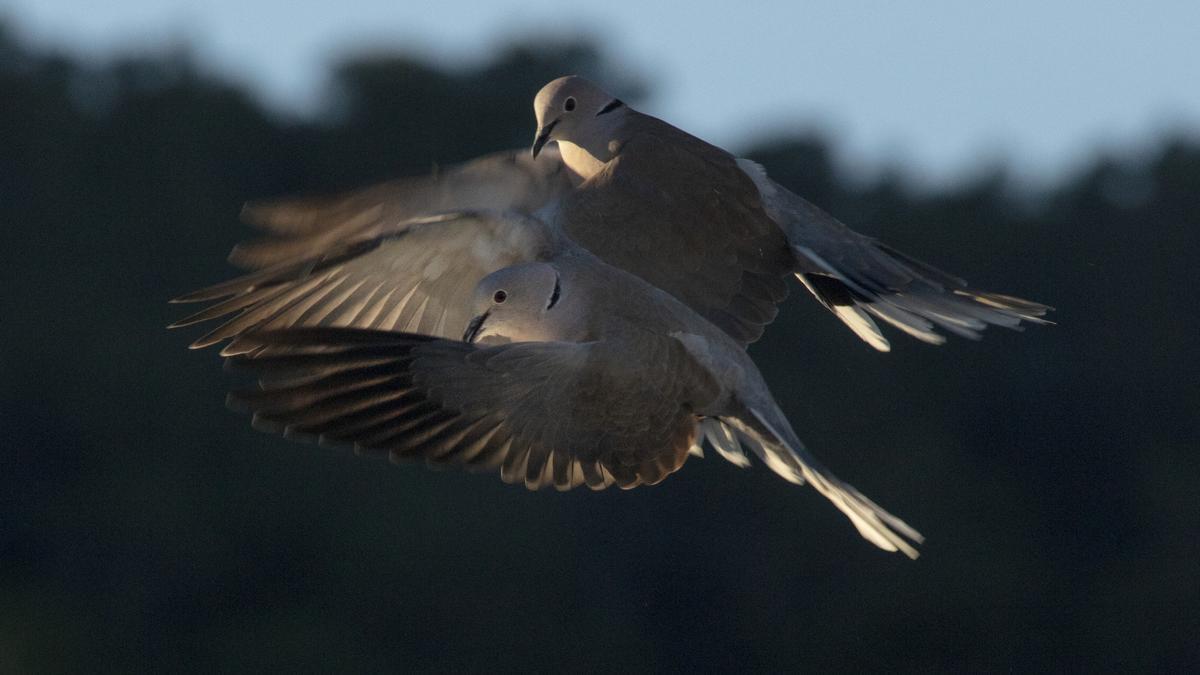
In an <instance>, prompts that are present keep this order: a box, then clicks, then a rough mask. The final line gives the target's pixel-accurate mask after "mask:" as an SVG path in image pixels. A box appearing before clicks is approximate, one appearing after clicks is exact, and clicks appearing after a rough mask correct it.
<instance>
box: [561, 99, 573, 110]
mask: <svg viewBox="0 0 1200 675" xmlns="http://www.w3.org/2000/svg"><path fill="white" fill-rule="evenodd" d="M574 109H575V97H574V96H568V97H567V100H565V101H563V110H566V111H567V112H571V111H572V110H574Z"/></svg>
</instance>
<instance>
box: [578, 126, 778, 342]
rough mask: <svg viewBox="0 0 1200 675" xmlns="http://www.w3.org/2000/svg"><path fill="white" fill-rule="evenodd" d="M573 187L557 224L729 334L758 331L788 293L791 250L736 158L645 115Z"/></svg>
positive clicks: (747, 335) (744, 337) (742, 337)
mask: <svg viewBox="0 0 1200 675" xmlns="http://www.w3.org/2000/svg"><path fill="white" fill-rule="evenodd" d="M635 123H636V124H638V125H640V126H638V127H636V129H637V130H636V131H635V132H634V133H633V135H632V136H631V137H630V138H629V140H627V141H626V142H625V143H624V144H623V145H622V146H621V148H620V150H619V152H618V154H617V156H616V157H615V158H614V159H613V160H611V161H610V162H609V163H608V164H607V166H606V167H605V168H604V169H603V170H602V171H601V172H600V173H599V174H597V175H595V176H592V177H591V178H589V179H588V180H586V181H584V182H583V183H582V184H581V185H580V186H579V187H578V189H576V190H574V191H572V192H571V193H569V194H568V195H567V196H566V197H565V198H564V200H563V203H562V204H561V206H560V209H559V211H558V214H557V216H558V219H559V220H558V222H559V224H560V226H561V227H562V229H563V230H564V231H565V232H566V233H567V234H568V235H569V236H570V237H571V238H572V239H573V240H574V241H576V242H577V243H579V244H580V245H581V246H583V247H584V248H586V249H588V250H589V251H591V252H592V253H594V254H596V255H597V256H599V257H600V258H602V259H603V260H604V261H605V262H607V263H609V264H611V265H614V266H616V267H620V268H622V269H624V270H626V271H628V272H631V273H633V274H636V275H637V276H639V277H641V278H643V279H645V280H646V281H648V282H650V283H651V284H653V285H655V286H657V287H659V288H661V289H663V290H664V291H667V292H668V293H670V294H671V295H673V296H675V297H676V298H678V299H679V300H681V301H682V302H684V303H685V304H687V305H688V306H689V307H691V308H692V309H693V310H695V311H696V312H697V313H698V314H700V315H702V316H704V317H705V318H706V319H708V320H709V321H711V322H713V323H714V324H715V325H717V326H719V327H720V328H721V329H722V330H724V331H725V332H727V333H728V334H729V335H730V336H732V337H733V338H734V339H735V340H737V341H738V342H740V343H742V344H748V343H750V342H753V341H755V340H757V339H758V338H759V337H760V336H761V335H762V331H763V328H764V326H766V324H768V323H770V322H771V321H772V320H773V319H774V318H775V314H776V312H777V309H776V304H777V303H779V302H780V301H782V300H783V299H784V298H785V297H786V296H787V284H786V279H785V277H786V275H787V274H788V273H790V272H791V271H792V269H793V266H794V263H793V255H792V253H791V251H790V250H789V249H788V243H787V239H786V237H785V236H784V235H783V233H782V232H781V231H780V229H779V226H778V225H776V224H775V223H774V222H773V221H772V220H771V219H770V218H769V217H768V216H767V214H766V212H765V211H764V210H763V208H762V206H761V204H760V203H759V195H758V190H757V188H756V187H755V185H754V183H753V182H752V181H751V180H750V178H749V177H748V176H746V175H745V173H743V172H742V171H741V169H739V168H738V166H737V163H736V161H735V160H734V158H733V157H732V156H730V155H728V154H727V153H725V152H724V151H723V150H720V149H719V148H716V147H714V146H711V145H708V144H707V143H704V142H703V141H700V140H699V139H696V138H694V137H692V136H689V135H687V134H685V133H684V132H682V131H679V130H677V129H675V128H673V127H670V126H669V125H667V124H665V123H663V122H660V121H659V120H655V119H654V118H651V117H646V116H638V117H635V118H633V119H632V120H631V121H630V124H635Z"/></svg>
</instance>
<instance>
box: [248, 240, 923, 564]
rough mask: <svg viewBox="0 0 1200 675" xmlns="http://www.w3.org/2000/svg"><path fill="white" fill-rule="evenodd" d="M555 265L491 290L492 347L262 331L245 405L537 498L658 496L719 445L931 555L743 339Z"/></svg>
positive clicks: (633, 286) (623, 286)
mask: <svg viewBox="0 0 1200 675" xmlns="http://www.w3.org/2000/svg"><path fill="white" fill-rule="evenodd" d="M548 260H549V261H548V262H540V263H524V264H520V265H516V266H513V267H509V268H505V269H502V270H499V271H497V272H495V273H493V274H491V275H488V276H487V277H485V278H484V279H483V280H482V281H481V282H480V284H479V285H478V286H477V287H476V288H475V289H474V292H473V293H472V298H471V302H470V304H469V306H470V307H472V313H474V314H475V315H476V316H477V317H481V319H480V321H479V322H478V326H479V328H478V330H477V331H475V332H474V333H473V334H472V337H473V338H475V339H476V340H477V341H476V342H475V343H474V344H471V343H464V342H457V341H450V340H445V339H437V338H434V337H430V336H420V335H412V334H408V333H402V332H391V331H374V330H361V329H344V328H343V329H338V328H309V329H292V330H287V331H282V332H280V331H267V332H262V333H256V334H254V335H253V338H254V340H255V344H256V347H257V348H256V349H254V350H249V351H243V352H242V353H240V354H238V355H237V356H235V357H234V359H233V363H234V364H236V365H239V366H242V367H247V368H250V369H252V370H253V371H255V372H256V373H258V374H259V375H260V377H261V378H262V380H261V381H262V386H261V389H260V390H252V391H247V392H242V393H240V394H237V395H235V396H234V397H233V398H232V402H233V403H234V404H235V405H236V406H239V407H241V408H243V409H246V410H249V411H251V412H253V413H254V415H255V425H256V426H257V427H259V428H262V429H266V430H271V431H276V432H283V433H285V434H287V435H289V436H293V437H300V438H304V437H311V438H316V439H318V440H320V441H323V442H326V443H334V444H338V443H345V444H353V445H354V446H355V447H357V448H359V449H360V450H362V451H364V452H368V453H386V454H388V455H389V456H390V457H392V458H393V459H395V460H397V461H403V460H413V459H422V460H424V461H426V462H427V463H431V464H446V465H455V466H462V467H464V468H468V469H491V470H498V471H499V472H500V474H501V477H502V478H503V479H504V480H506V481H508V482H517V483H523V484H524V485H526V486H527V487H529V488H531V489H537V488H540V487H545V486H553V487H555V488H557V489H560V490H566V489H571V488H573V487H576V486H579V485H587V486H589V487H591V488H593V489H601V488H604V487H607V486H609V485H617V486H619V487H622V488H632V487H636V486H638V485H643V484H655V483H658V482H659V481H661V480H663V479H664V478H665V477H666V476H668V475H670V474H671V473H673V472H674V471H676V470H678V469H679V468H680V467H681V466H682V465H683V463H684V462H685V461H686V459H687V457H688V454H689V451H690V450H691V449H692V448H693V447H694V446H696V445H697V444H699V443H702V442H704V441H705V440H707V442H708V444H709V445H710V447H712V448H713V449H715V450H716V451H717V452H719V453H720V454H721V455H722V456H724V457H726V458H727V459H729V460H730V461H731V462H733V463H735V464H738V465H739V466H744V465H745V464H746V463H747V461H746V457H745V453H746V452H750V453H752V454H754V455H756V456H758V457H759V458H760V459H762V460H763V461H764V463H766V464H767V466H768V467H770V468H771V469H772V470H773V471H775V472H776V473H779V474H780V475H781V476H783V477H784V478H786V479H787V480H789V481H791V482H795V483H809V484H812V485H813V486H814V487H815V488H816V489H817V490H818V491H820V492H821V493H822V494H823V495H825V496H826V497H827V498H828V499H829V500H830V501H831V502H832V503H833V504H834V505H835V506H837V508H838V509H839V510H841V511H842V512H843V513H845V514H846V515H847V516H848V517H849V518H850V519H851V521H852V522H853V523H854V524H855V526H856V527H857V528H858V529H859V531H860V532H861V533H862V534H863V535H864V537H866V538H867V539H868V540H870V541H871V542H872V543H875V544H876V545H878V546H881V547H883V548H885V549H888V550H899V551H902V552H904V553H905V554H906V555H909V556H913V557H915V556H916V550H915V548H913V545H912V543H913V542H917V541H920V535H919V534H917V533H916V532H915V531H913V530H912V529H911V528H909V527H908V526H907V525H905V524H904V523H903V522H902V521H900V520H899V519H896V518H895V517H894V516H891V515H890V514H888V513H887V512H886V511H884V510H883V509H881V508H879V507H878V506H877V505H875V504H874V503H873V502H871V501H870V500H868V499H866V498H865V497H863V496H862V495H861V494H860V493H858V492H857V491H856V490H854V489H853V488H852V487H850V486H849V485H846V484H845V483H842V482H841V481H840V480H838V479H837V478H836V477H834V476H833V475H832V474H831V473H830V472H829V471H828V470H826V469H825V468H824V467H823V466H822V465H821V464H820V463H819V462H817V461H816V460H815V459H814V458H813V457H812V456H811V455H809V454H808V452H807V451H806V450H805V449H804V446H803V445H802V444H801V443H800V441H799V440H798V439H797V438H796V436H795V434H794V432H793V431H792V430H791V427H790V426H789V425H788V422H787V420H786V419H785V418H784V416H783V414H782V412H781V411H780V410H779V407H778V406H777V405H776V403H775V401H774V400H773V398H772V397H771V394H770V392H769V391H768V389H767V387H766V384H765V382H764V381H763V380H762V377H761V375H760V374H759V372H758V370H757V369H756V368H755V366H754V364H753V363H752V362H751V361H750V359H749V357H748V356H747V355H746V353H745V350H744V349H743V347H742V345H741V344H740V343H739V342H737V341H736V340H734V339H732V338H731V337H730V336H728V335H727V334H726V333H725V332H723V331H722V330H720V329H719V328H717V327H716V326H714V325H713V324H711V323H710V322H708V321H707V320H705V319H704V318H703V317H701V316H699V315H698V314H696V313H695V312H693V311H692V310H691V309H689V308H688V307H686V306H685V305H683V304H682V303H680V302H679V301H678V300H676V299H674V298H673V297H672V296H670V295H668V294H666V293H665V292H663V291H661V290H659V289H657V288H655V287H653V286H651V285H649V284H647V283H646V282H644V281H642V280H641V279H639V278H637V277H634V276H633V275H630V274H627V273H625V272H622V271H621V270H618V269H616V268H614V267H612V266H610V265H607V264H606V263H604V262H602V261H600V260H599V259H597V258H596V257H594V256H592V255H590V254H589V253H587V252H586V251H583V250H581V249H579V248H578V247H576V246H575V245H573V244H572V243H570V242H569V241H567V240H562V241H561V243H560V245H559V248H558V249H557V252H556V253H554V254H553V255H551V256H549V258H548ZM555 292H558V293H560V294H561V297H560V299H559V300H558V301H557V302H555V303H551V302H549V299H550V297H551V295H552V294H553V293H555ZM530 340H536V341H530Z"/></svg>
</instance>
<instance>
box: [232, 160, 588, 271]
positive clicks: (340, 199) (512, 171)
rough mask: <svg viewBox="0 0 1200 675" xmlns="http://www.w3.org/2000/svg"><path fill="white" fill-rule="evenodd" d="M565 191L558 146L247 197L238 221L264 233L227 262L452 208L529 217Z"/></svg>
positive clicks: (305, 248)
mask: <svg viewBox="0 0 1200 675" xmlns="http://www.w3.org/2000/svg"><path fill="white" fill-rule="evenodd" d="M569 189H570V181H569V179H568V176H567V171H566V170H565V169H564V167H563V164H562V161H561V158H560V156H559V154H558V151H557V149H549V150H548V151H547V152H543V153H541V154H540V155H538V157H537V158H536V159H534V158H532V157H530V156H529V153H528V152H525V151H506V152H498V153H494V154H490V155H484V156H483V157H479V158H477V159H474V160H471V161H470V162H466V163H464V164H461V165H458V166H454V167H450V168H448V169H445V170H441V171H435V172H434V173H432V174H430V175H428V176H416V177H411V178H402V179H399V180H394V181H389V182H386V183H381V184H379V185H375V186H373V187H368V188H364V189H361V190H356V191H354V192H350V193H347V194H344V195H340V196H336V197H318V198H293V199H284V200H278V201H263V202H252V203H250V204H247V205H246V207H245V208H244V209H243V211H242V217H243V219H245V220H246V221H247V222H249V223H251V224H253V225H256V226H258V227H260V228H262V229H263V230H266V231H267V232H268V233H269V234H268V236H266V237H264V238H261V239H257V240H253V241H249V242H244V243H241V244H238V245H237V246H236V247H235V248H234V249H233V252H232V253H230V255H229V260H230V262H232V263H233V264H235V265H237V266H239V267H242V268H245V269H264V268H267V267H272V266H275V265H278V264H280V263H283V262H295V261H299V260H306V259H309V258H312V257H313V256H314V255H316V254H318V253H321V252H323V251H327V250H330V249H333V248H336V247H338V246H340V245H343V244H345V243H346V242H350V241H361V240H364V239H373V238H376V237H379V236H382V235H384V234H387V233H388V232H391V231H394V229H395V228H396V227H397V226H398V225H399V224H402V223H404V222H406V221H407V220H409V219H411V218H414V217H419V216H428V215H433V214H438V213H445V212H449V211H479V210H482V211H515V212H517V213H524V214H531V213H534V212H535V211H537V210H538V209H540V208H542V207H543V206H545V205H546V204H547V203H549V202H551V201H553V200H554V199H555V198H556V197H557V196H558V195H559V194H561V193H563V192H565V191H567V190H569Z"/></svg>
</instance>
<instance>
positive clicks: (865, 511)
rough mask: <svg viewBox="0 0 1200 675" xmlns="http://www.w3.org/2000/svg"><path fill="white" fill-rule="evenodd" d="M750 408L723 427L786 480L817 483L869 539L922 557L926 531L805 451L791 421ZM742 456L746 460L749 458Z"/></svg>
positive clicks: (723, 422)
mask: <svg viewBox="0 0 1200 675" xmlns="http://www.w3.org/2000/svg"><path fill="white" fill-rule="evenodd" d="M748 412H749V414H750V417H751V419H748V420H743V419H738V418H736V417H722V418H720V422H721V424H720V427H721V429H722V430H723V431H724V432H725V433H728V430H729V429H732V430H733V431H735V432H736V434H737V436H738V440H739V441H741V444H742V445H743V446H744V447H747V448H748V449H750V450H751V451H752V452H754V454H756V455H758V456H759V457H760V458H761V459H762V460H763V462H764V463H765V464H766V465H767V466H768V467H770V468H771V470H772V471H774V472H775V473H777V474H779V475H780V476H783V477H784V478H785V479H786V480H788V481H790V482H792V483H796V484H798V485H803V484H804V483H808V484H809V485H812V486H813V488H814V489H816V491H817V492H820V493H821V494H822V495H823V496H824V497H825V498H826V499H828V500H829V501H830V502H833V505H834V506H836V507H837V508H838V510H839V511H841V512H842V513H844V514H846V517H847V518H849V519H850V522H851V523H854V527H855V528H856V529H858V532H859V534H861V535H862V536H863V537H864V538H866V540H867V541H869V542H871V543H872V544H875V545H876V546H878V547H879V548H882V549H884V550H885V551H900V552H901V553H903V554H904V555H906V556H908V557H909V558H913V559H916V557H917V555H918V553H917V549H916V548H915V546H914V545H915V544H920V543H921V542H923V541H924V540H925V538H924V537H922V536H921V533H920V532H917V531H916V530H914V529H913V528H912V527H910V526H909V525H908V524H907V523H905V522H904V521H903V520H900V519H899V518H897V517H896V516H893V515H892V514H890V513H888V512H887V511H885V510H884V509H883V508H882V507H880V506H879V505H878V504H876V503H875V502H873V501H871V500H870V499H867V497H866V496H865V495H863V494H862V493H861V492H859V491H858V490H856V489H854V487H853V486H852V485H849V484H847V483H844V482H842V481H841V480H839V479H838V478H837V476H834V475H833V474H832V473H831V472H830V471H829V469H826V468H825V467H824V466H822V465H821V463H820V462H819V461H817V459H816V458H815V457H813V456H812V454H810V453H809V452H808V451H807V450H805V448H804V445H803V444H802V443H800V441H799V440H798V439H796V438H795V434H793V433H791V429H790V428H789V427H788V426H787V422H786V421H779V422H777V423H775V424H773V423H772V422H770V421H768V418H767V415H765V414H764V413H763V412H760V411H759V410H756V409H754V408H749V409H748ZM780 416H781V415H780ZM717 447H720V446H717ZM722 454H724V453H722ZM742 458H743V460H744V459H745V457H744V456H742ZM731 461H732V460H731Z"/></svg>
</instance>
